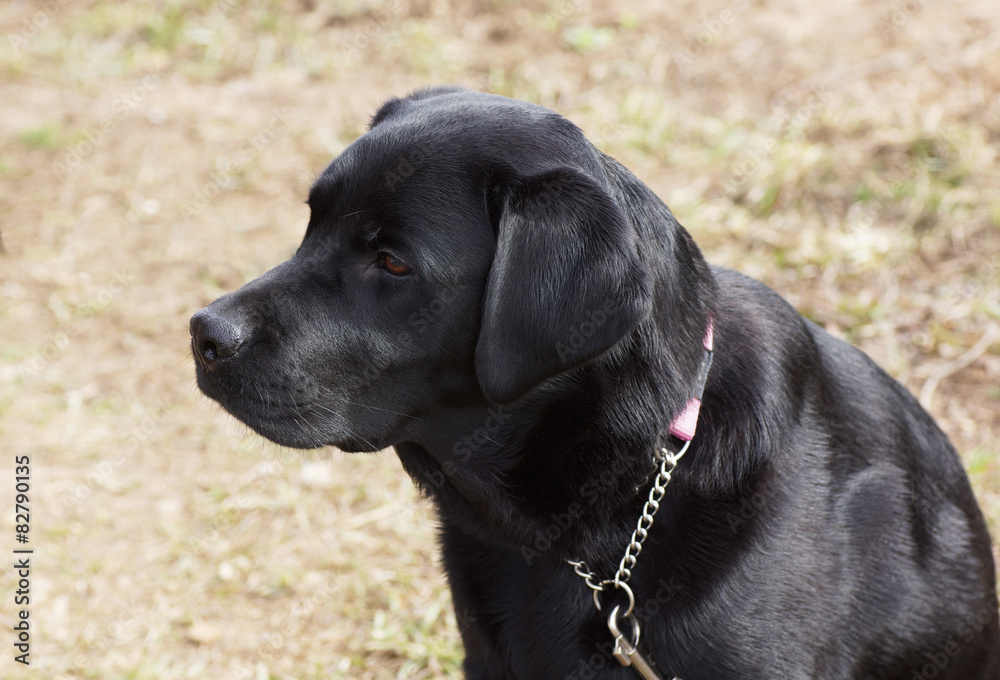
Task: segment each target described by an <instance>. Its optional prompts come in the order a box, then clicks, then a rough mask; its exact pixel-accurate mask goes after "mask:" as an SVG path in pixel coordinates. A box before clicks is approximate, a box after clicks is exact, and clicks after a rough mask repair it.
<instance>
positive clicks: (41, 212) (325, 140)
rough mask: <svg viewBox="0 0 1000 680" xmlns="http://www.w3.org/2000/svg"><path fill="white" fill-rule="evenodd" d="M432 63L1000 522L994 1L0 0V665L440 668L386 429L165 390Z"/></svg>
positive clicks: (314, 674) (400, 671)
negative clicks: (682, 240) (539, 122)
mask: <svg viewBox="0 0 1000 680" xmlns="http://www.w3.org/2000/svg"><path fill="white" fill-rule="evenodd" d="M439 83H457V84H461V85H465V86H467V87H470V88H475V89H479V90H484V91H489V92H494V93H497V94H501V95H507V96H511V97H517V98H521V99H527V100H530V101H533V102H537V103H539V104H543V105H546V106H549V107H552V108H554V109H556V110H557V111H559V112H561V113H562V114H564V115H565V116H567V117H568V118H570V119H571V120H573V121H574V122H576V123H577V124H578V125H579V126H580V127H582V128H583V130H584V131H585V132H586V133H587V134H588V135H589V137H590V138H591V140H593V141H594V142H595V143H596V144H597V145H598V146H599V147H600V148H602V149H603V150H605V151H607V152H608V153H610V154H611V155H613V156H615V157H616V158H618V159H619V160H620V161H622V162H623V163H624V164H625V165H626V166H628V167H629V168H630V169H631V170H632V171H633V172H634V173H635V174H636V175H638V176H639V177H640V178H641V179H642V180H644V181H645V182H646V183H648V184H649V185H650V186H651V187H652V188H653V189H654V190H655V191H656V192H657V193H658V194H659V195H660V196H661V197H662V198H664V199H665V200H666V202H667V203H668V204H669V205H670V206H671V207H672V209H673V211H674V213H675V214H676V215H677V217H678V219H679V220H680V221H681V223H682V224H684V225H685V226H686V227H687V228H688V229H689V230H690V231H691V232H692V234H693V235H694V237H695V239H696V240H697V241H698V243H699V244H700V245H701V246H702V248H703V249H704V251H705V253H706V255H707V256H708V258H709V260H711V261H712V262H715V263H718V264H723V265H728V266H731V267H734V268H737V269H739V270H741V271H743V272H745V273H747V274H749V275H751V276H754V277H756V278H758V279H761V280H763V281H764V282H766V283H767V284H769V285H770V286H772V287H773V288H775V289H776V290H778V291H779V292H780V293H781V294H782V295H784V296H785V297H787V298H788V299H790V300H791V301H792V303H793V304H795V305H796V306H797V307H798V308H799V309H800V310H801V311H802V312H803V313H804V314H805V315H806V316H808V317H810V318H812V319H814V320H815V321H817V322H818V323H820V324H821V325H823V326H825V327H826V328H827V329H829V330H830V331H831V332H832V333H834V334H836V335H838V336H840V337H843V338H845V339H847V340H849V341H850V342H852V343H854V344H856V345H858V346H860V347H861V348H862V349H864V350H865V351H866V352H867V353H868V354H870V355H871V356H872V357H873V358H875V359H876V360H877V361H878V362H879V363H880V364H881V365H882V366H884V367H885V368H886V369H887V370H888V371H889V372H890V373H892V374H893V375H894V376H896V377H897V378H898V379H899V380H901V381H902V382H903V383H905V384H906V385H907V386H908V387H909V388H910V390H912V391H913V392H914V393H915V394H917V395H919V397H920V399H921V401H922V402H923V403H924V404H925V405H926V406H927V407H928V408H929V409H930V410H931V412H932V413H933V414H934V416H935V417H936V418H937V419H938V421H939V423H940V424H941V425H942V427H943V428H944V429H945V430H946V431H947V433H948V434H949V436H950V437H951V438H952V440H953V441H954V443H955V445H956V447H957V448H958V449H959V450H960V452H961V455H962V457H963V460H964V462H965V465H966V467H967V469H968V470H969V474H970V477H971V479H972V482H973V485H974V487H975V490H976V493H977V495H978V497H979V499H980V501H981V503H982V505H983V507H984V510H985V512H986V514H987V516H988V518H989V521H990V526H991V529H992V530H993V532H994V535H995V536H996V535H998V531H1000V456H998V454H1000V441H998V435H1000V330H998V328H1000V166H998V158H997V155H998V146H1000V12H998V11H997V7H996V3H995V0H964V1H963V2H961V3H945V2H942V1H941V0H871V1H864V2H862V1H861V0H844V1H842V2H819V1H817V0H775V1H767V0H702V1H700V2H693V1H683V0H682V1H679V2H670V3H664V2H661V1H660V0H640V1H639V2H633V3H625V2H617V1H614V0H611V1H607V2H601V1H599V0H551V1H548V0H529V1H526V2H515V1H513V0H476V1H474V2H458V1H457V0H452V1H449V0H412V1H410V0H384V1H380V0H356V1H349V2H314V1H313V0H285V1H281V0H246V1H242V0H216V1H215V2H213V1H211V0H163V1H160V2H138V1H137V2H128V3H112V2H94V1H88V0H49V1H46V2H28V1H25V0H6V1H5V2H3V4H2V5H0V235H2V236H0V237H2V244H3V248H4V252H3V253H2V254H0V451H2V452H3V460H0V471H2V474H0V518H2V519H0V546H3V550H4V552H5V554H7V555H8V556H9V555H10V550H11V549H13V548H14V547H18V546H17V545H16V544H14V535H15V529H14V524H15V523H14V518H13V514H14V513H13V508H14V488H13V487H14V481H13V477H14V460H13V459H14V456H15V455H29V456H30V457H31V460H32V494H31V496H30V499H31V508H32V515H31V533H30V547H32V548H34V549H35V553H34V556H33V562H32V565H33V569H32V573H31V579H32V580H31V583H32V586H31V587H32V592H31V594H32V601H31V612H32V613H31V622H32V649H31V653H32V656H31V661H32V665H31V667H30V668H28V667H24V666H21V665H20V664H17V663H14V661H13V658H12V657H13V653H12V651H11V649H12V648H11V642H12V641H13V635H12V633H10V632H8V633H3V632H2V630H7V631H10V627H11V626H13V624H14V621H15V619H14V617H15V615H16V614H15V610H16V608H15V607H14V606H13V599H14V590H15V589H16V580H15V575H14V573H13V571H12V570H11V569H10V568H5V569H3V570H0V598H2V605H0V624H2V625H0V629H2V630H0V649H5V650H7V651H5V652H4V653H3V657H2V658H0V676H2V677H4V678H56V679H73V680H77V679H83V678H112V679H117V678H121V679H126V678H127V679H130V680H145V679H154V678H155V679H172V678H195V677H197V678H203V677H211V678H223V679H229V678H233V679H241V680H242V679H247V680H269V679H271V678H275V679H278V678H280V679H286V678H300V679H302V678H331V677H333V678H338V677H352V678H392V677H398V678H431V677H434V678H438V677H453V678H457V677H459V676H460V674H459V671H458V669H459V664H460V661H461V656H462V653H461V646H460V643H459V640H458V635H457V632H456V631H457V628H456V624H455V618H454V614H453V612H452V611H451V605H450V600H449V596H448V593H447V588H446V586H445V583H444V580H443V577H442V575H441V571H440V568H439V566H438V564H437V562H436V550H435V545H434V542H435V539H434V520H433V517H432V515H431V513H430V511H429V508H428V506H427V504H426V503H424V502H423V501H422V500H420V499H419V498H417V496H416V495H415V493H414V492H413V491H412V489H411V484H410V481H409V479H408V478H407V477H406V475H405V474H404V473H403V471H402V469H401V468H400V467H399V464H398V461H397V460H396V459H395V456H394V455H393V454H392V452H391V451H387V452H383V453H381V454H378V455H358V456H348V455H346V454H343V453H341V452H339V451H335V450H323V451H314V452H309V453H301V452H297V451H291V450H286V449H281V448H278V447H276V446H274V445H271V444H269V443H266V442H263V441H262V440H261V439H260V438H259V437H256V436H254V435H253V434H252V433H250V432H248V431H247V429H246V428H245V427H243V426H242V425H240V424H238V423H236V422H235V421H234V420H233V419H231V418H229V417H228V416H226V415H225V414H224V413H223V412H222V411H221V410H220V409H219V408H218V407H217V406H216V405H215V404H214V403H212V402H210V401H209V400H208V399H206V398H204V397H202V396H201V395H200V394H199V393H198V391H197V389H196V387H195V384H194V372H193V366H192V362H191V359H190V351H189V347H188V342H189V337H188V330H187V327H188V318H189V317H190V315H191V314H192V313H193V312H194V311H196V310H197V309H199V308H200V307H202V306H204V305H205V304H207V303H208V302H210V301H211V300H212V299H214V298H215V297H216V296H218V295H220V294H221V293H223V292H225V291H229V290H232V289H234V288H237V287H238V286H240V285H241V284H243V283H244V282H246V281H248V280H250V279H252V278H254V277H256V276H257V275H259V274H261V273H262V272H264V271H265V270H267V269H268V268H270V267H272V266H274V265H276V264H278V263H279V262H280V261H282V260H284V259H285V258H287V257H288V256H290V255H291V254H292V252H293V251H294V250H295V248H296V246H297V244H298V242H299V239H300V238H301V235H302V233H303V231H304V227H305V224H306V221H307V216H308V214H307V209H306V206H305V205H304V204H303V200H304V198H305V196H306V193H307V191H308V187H309V185H310V183H311V182H312V180H313V179H314V178H315V177H316V176H317V173H319V172H321V171H322V169H323V168H324V167H325V166H326V165H327V163H328V162H329V161H330V160H331V159H332V158H333V157H334V156H335V155H337V154H338V153H339V152H340V151H341V150H343V149H344V147H345V146H346V145H347V144H349V143H350V142H351V141H352V140H354V139H355V138H356V137H357V136H358V135H360V134H362V133H363V131H364V130H365V128H366V125H367V121H368V118H369V116H370V115H371V114H372V113H373V112H374V111H375V110H376V109H377V108H378V106H379V105H380V103H381V102H382V101H384V100H385V99H386V98H388V97H389V96H392V95H404V94H406V93H408V92H409V91H411V90H413V89H415V88H417V87H420V86H424V85H429V84H439ZM4 560H5V561H7V558H4ZM8 636H10V639H8Z"/></svg>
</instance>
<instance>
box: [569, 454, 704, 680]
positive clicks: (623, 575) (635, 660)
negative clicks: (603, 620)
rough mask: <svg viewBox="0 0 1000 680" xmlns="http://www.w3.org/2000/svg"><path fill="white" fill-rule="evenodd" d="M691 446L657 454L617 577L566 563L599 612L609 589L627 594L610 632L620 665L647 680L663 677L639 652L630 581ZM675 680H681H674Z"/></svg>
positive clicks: (610, 622) (613, 614) (614, 613)
mask: <svg viewBox="0 0 1000 680" xmlns="http://www.w3.org/2000/svg"><path fill="white" fill-rule="evenodd" d="M690 443H691V441H690V440H688V441H685V442H684V446H682V447H681V450H680V451H678V452H677V453H673V452H671V451H670V450H669V449H667V448H665V447H664V448H660V449H659V450H658V451H657V452H656V453H655V454H654V460H655V461H656V462H658V463H659V468H658V469H657V472H656V476H655V477H654V478H653V486H652V488H651V489H650V490H649V497H648V498H647V499H646V503H645V504H644V505H643V506H642V515H641V516H640V517H639V521H638V522H637V523H636V525H635V530H634V531H633V532H632V536H631V538H629V542H628V547H627V548H626V549H625V556H624V557H622V561H621V562H620V563H619V564H618V571H617V572H616V573H615V577H614V578H612V579H604V580H603V581H598V580H597V578H598V577H597V574H595V573H594V572H592V571H590V567H588V566H587V563H586V562H584V561H583V560H579V561H576V562H574V561H573V560H566V561H567V562H568V563H569V564H571V565H572V566H573V571H575V572H576V573H577V575H579V576H580V577H581V578H582V579H583V580H584V581H585V582H586V583H587V586H589V587H590V589H591V590H593V592H594V605H595V606H596V607H597V611H601V598H600V594H601V593H602V592H604V591H605V590H606V589H607V587H608V586H614V587H615V589H617V590H622V591H624V592H625V595H627V596H628V606H627V607H626V609H625V612H624V613H622V612H621V605H615V606H614V608H613V609H612V610H611V612H610V613H609V614H608V630H609V631H611V635H612V636H613V637H614V642H615V645H614V649H613V653H614V657H615V658H616V659H617V660H618V661H619V663H621V664H622V665H623V666H631V667H632V668H634V669H635V671H636V672H637V673H638V674H639V675H641V676H642V677H643V678H646V679H647V680H661V676H660V674H659V673H658V672H657V671H656V669H655V668H653V667H652V665H650V663H649V661H648V660H647V659H646V657H645V656H644V655H643V654H642V653H641V652H640V651H639V635H640V629H639V621H638V619H637V618H636V617H635V616H633V615H632V612H633V610H634V609H635V595H634V594H633V592H632V589H631V588H630V587H629V586H628V580H629V579H630V578H631V577H632V569H633V568H634V567H635V563H636V559H637V558H638V557H639V554H640V553H641V552H642V544H643V543H644V542H645V541H646V538H647V537H648V536H649V530H650V529H651V528H652V527H653V520H654V518H655V517H656V513H657V511H658V510H659V509H660V501H662V500H663V494H664V493H666V490H667V485H668V484H670V480H671V479H672V478H673V473H674V470H676V469H677V463H678V461H680V459H681V456H683V455H684V454H685V453H686V452H687V449H688V445H690ZM619 614H621V616H622V617H623V618H625V619H630V620H631V623H632V640H631V641H629V640H628V639H627V638H626V637H625V635H624V634H623V633H622V631H621V629H620V628H619V626H618V616H619ZM673 680H680V679H679V678H674V679H673Z"/></svg>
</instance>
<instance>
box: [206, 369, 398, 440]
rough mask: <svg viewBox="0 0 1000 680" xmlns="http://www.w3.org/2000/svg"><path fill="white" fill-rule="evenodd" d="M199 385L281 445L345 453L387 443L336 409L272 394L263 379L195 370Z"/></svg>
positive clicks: (245, 422)
mask: <svg viewBox="0 0 1000 680" xmlns="http://www.w3.org/2000/svg"><path fill="white" fill-rule="evenodd" d="M197 380H198V387H199V389H201V391H202V392H203V393H204V394H205V395H206V396H208V397H209V398H210V399H212V400H213V401H215V402H217V403H218V404H219V405H220V406H222V408H223V409H225V410H226V412H227V413H229V414H230V415H232V416H233V417H234V418H236V419H237V420H239V421H240V422H242V423H244V424H245V425H247V426H248V427H249V428H250V429H252V430H253V431H254V432H256V433H257V434H259V435H260V436H262V437H264V438H265V439H268V440H269V441H272V442H274V443H275V444H278V445H280V446H287V447H290V448H295V449H317V448H321V447H324V446H334V447H336V448H338V449H340V450H342V451H346V452H348V453H371V452H375V451H381V450H382V449H384V448H386V447H387V446H389V444H388V443H387V442H385V441H383V440H382V438H381V437H374V436H372V437H361V436H359V435H357V434H353V433H351V432H350V431H349V429H348V427H347V421H346V419H345V418H344V417H343V416H342V415H340V414H339V413H338V412H337V411H336V410H335V409H333V408H330V407H328V406H325V405H323V404H321V403H318V402H314V401H311V400H297V399H295V398H293V395H292V394H275V386H274V385H273V384H267V383H266V382H265V381H262V380H255V379H252V378H250V379H245V380H241V381H233V380H219V379H218V378H217V377H216V376H215V375H212V373H211V372H209V371H205V370H203V369H202V368H201V367H200V366H199V367H198V370H197Z"/></svg>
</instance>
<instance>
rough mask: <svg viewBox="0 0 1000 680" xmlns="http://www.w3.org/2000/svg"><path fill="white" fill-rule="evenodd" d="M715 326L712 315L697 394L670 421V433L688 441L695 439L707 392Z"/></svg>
mask: <svg viewBox="0 0 1000 680" xmlns="http://www.w3.org/2000/svg"><path fill="white" fill-rule="evenodd" d="M713 326H714V323H713V321H712V317H711V316H710V317H708V328H707V329H706V331H705V339H704V341H703V344H704V346H705V356H704V358H703V359H702V360H701V367H700V368H699V369H698V382H697V396H694V397H691V398H690V399H689V400H688V403H687V405H686V406H685V407H684V410H683V411H681V412H680V413H678V414H677V415H676V416H675V417H674V420H673V422H671V423H670V434H672V435H674V436H675V437H677V438H678V439H681V440H683V441H686V442H689V441H691V440H692V439H694V432H695V429H697V427H698V413H699V411H701V396H702V394H703V393H704V392H705V383H706V382H707V381H708V370H709V369H710V368H711V367H712V355H713V337H712V336H713Z"/></svg>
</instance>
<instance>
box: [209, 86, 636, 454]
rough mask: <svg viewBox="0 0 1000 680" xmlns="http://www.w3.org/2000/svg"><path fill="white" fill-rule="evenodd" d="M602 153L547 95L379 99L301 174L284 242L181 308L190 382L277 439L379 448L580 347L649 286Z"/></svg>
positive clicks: (613, 334) (552, 367)
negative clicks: (239, 281) (241, 275)
mask: <svg viewBox="0 0 1000 680" xmlns="http://www.w3.org/2000/svg"><path fill="white" fill-rule="evenodd" d="M603 168H604V165H603V164H602V162H601V160H600V154H599V153H598V152H597V151H596V150H595V149H594V148H593V147H592V146H591V145H590V144H589V143H588V142H587V141H586V140H585V138H584V137H583V135H582V133H581V132H580V131H579V129H577V128H576V127H575V126H573V125H572V124H571V123H569V122H568V121H566V120H565V119H563V118H562V117H560V116H559V115H557V114H555V113H554V112H552V111H550V110H548V109H545V108H542V107H538V106H534V105H530V104H526V103H524V102H519V101H514V100H510V99H506V98H503V97H498V96H493V95H485V94H478V93H473V92H468V91H464V90H458V89H450V88H439V89H434V90H424V91H420V92H417V93H415V94H413V95H411V96H409V97H407V98H404V99H393V100H391V101H389V102H388V103H386V104H385V105H384V106H383V107H382V108H381V109H380V110H379V112H378V113H377V114H376V115H375V117H374V119H373V120H372V124H371V129H370V131H369V132H368V133H366V134H365V135H363V136H362V137H361V138H359V139H358V140H357V141H355V142H354V143H353V144H352V145H351V146H350V147H348V148H347V149H346V150H345V151H344V152H343V153H342V154H341V155H340V156H339V157H338V158H337V159H336V160H334V161H333V163H331V164H330V166H329V167H328V168H327V169H326V170H325V171H324V172H323V174H322V175H321V176H320V178H319V179H318V180H317V181H316V183H315V185H314V186H313V187H312V190H311V191H310V194H309V200H308V203H309V207H310V210H311V216H310V220H309V225H308V227H307V229H306V234H305V238H304V239H303V241H302V244H301V246H300V247H299V249H298V251H297V252H296V253H295V255H294V256H293V257H292V258H291V259H290V260H288V261H287V262H285V263H283V264H281V265H279V266H277V267H275V268H274V269H272V270H271V271H269V272H267V273H266V274H264V275H263V276H261V277H260V278H258V279H256V280H254V281H251V282H250V283H248V284H247V285H245V286H244V287H242V288H241V289H239V290H237V291H235V292H233V293H230V294H228V295H225V296H223V297H221V298H219V299H218V300H216V301H215V302H213V303H212V304H211V305H209V306H208V307H206V308H205V309H203V310H201V311H199V312H198V313H197V314H195V315H194V317H193V318H192V319H191V337H192V350H193V352H194V355H195V358H196V364H197V375H198V385H199V387H200V388H201V389H202V390H203V391H204V392H205V394H207V395H208V396H210V397H212V398H213V399H215V400H217V401H218V402H220V403H221V404H222V405H223V406H224V407H225V408H226V410H228V411H229V412H230V413H232V414H233V415H235V416H236V417H237V418H239V419H240V420H242V421H244V422H245V423H247V424H248V425H249V426H250V427H252V428H253V429H254V430H256V431H257V432H259V433H260V434H262V435H264V436H265V437H267V438H269V439H272V440H274V441H275V442H278V443H280V444H284V445H288V446H295V447H303V448H309V447H316V446H323V445H327V444H333V445H336V446H338V447H340V448H342V449H345V450H357V451H360V450H377V449H379V448H383V447H385V446H389V445H392V444H395V443H398V442H400V441H406V440H407V439H408V437H410V436H411V429H412V426H413V424H414V423H416V422H419V421H420V420H422V419H424V418H425V417H429V416H432V415H433V414H435V413H440V412H446V411H447V410H448V409H450V408H459V407H467V406H468V405H470V404H478V403H481V404H483V405H484V406H486V405H489V404H491V403H492V404H506V403H511V402H513V401H516V400H518V399H520V398H522V397H523V396H524V395H526V394H527V393H529V392H531V391H532V390H533V389H535V388H537V387H538V386H539V385H541V384H543V383H545V382H546V381H547V380H549V379H551V378H553V377H555V376H559V375H563V374H566V373H567V372H570V371H572V370H573V369H575V368H577V367H579V366H580V365H581V364H584V363H586V362H588V361H591V360H592V359H594V358H595V357H598V356H600V355H602V354H603V353H605V352H607V351H608V350H609V349H610V348H612V347H614V346H615V345H616V344H617V343H619V342H620V341H621V340H622V338H623V337H624V336H626V335H627V334H628V333H629V332H630V331H631V330H633V329H634V328H635V327H636V325H637V324H638V323H639V322H640V320H641V319H643V318H644V317H645V316H646V315H647V314H648V313H649V309H650V305H651V301H650V300H651V292H650V290H649V289H650V282H649V279H650V277H649V273H648V272H647V271H646V269H645V268H644V267H643V265H642V264H641V262H640V257H639V254H638V246H637V234H636V232H635V229H634V228H633V226H632V225H631V224H630V223H629V221H628V220H627V218H626V216H625V214H624V213H623V211H622V209H621V207H620V206H619V205H618V204H616V202H615V201H614V200H613V199H612V198H611V194H610V193H609V191H608V184H607V183H608V179H607V177H606V176H605V175H604V170H603Z"/></svg>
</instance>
